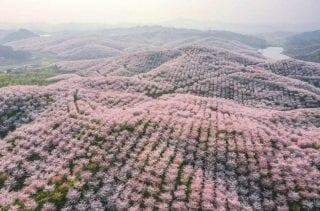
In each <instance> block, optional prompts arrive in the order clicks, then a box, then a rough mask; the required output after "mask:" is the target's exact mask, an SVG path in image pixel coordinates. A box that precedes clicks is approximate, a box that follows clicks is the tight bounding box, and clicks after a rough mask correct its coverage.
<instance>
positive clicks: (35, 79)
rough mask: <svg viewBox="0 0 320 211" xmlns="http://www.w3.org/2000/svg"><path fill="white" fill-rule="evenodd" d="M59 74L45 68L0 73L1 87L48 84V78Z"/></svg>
mask: <svg viewBox="0 0 320 211" xmlns="http://www.w3.org/2000/svg"><path fill="white" fill-rule="evenodd" d="M55 75H57V74H56V73H55V72H54V71H53V70H51V69H48V68H44V69H41V70H37V71H33V72H30V71H28V72H24V73H0V88H1V87H6V86H14V85H39V86H44V85H48V84H49V83H50V82H49V81H47V80H46V79H47V78H50V77H53V76H55Z"/></svg>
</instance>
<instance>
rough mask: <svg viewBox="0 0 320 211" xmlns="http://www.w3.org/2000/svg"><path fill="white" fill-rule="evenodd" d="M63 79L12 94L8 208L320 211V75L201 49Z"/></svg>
mask: <svg viewBox="0 0 320 211" xmlns="http://www.w3.org/2000/svg"><path fill="white" fill-rule="evenodd" d="M244 51H246V50H244ZM56 68H58V70H59V71H60V72H64V73H68V74H67V75H58V76H55V77H54V78H51V79H49V80H50V81H54V82H55V83H53V84H50V85H47V86H43V87H39V86H16V87H6V88H1V89H0V143H1V144H0V209H3V210H127V209H128V210H143V209H145V210H154V209H159V210H187V209H189V210H299V209H300V210H317V209H320V189H319V187H320V89H319V86H318V84H319V81H318V76H319V74H318V73H319V71H318V66H317V65H315V64H313V63H303V62H298V61H295V60H293V61H282V62H278V63H268V62H267V60H265V59H264V58H261V57H259V56H257V54H256V53H253V54H252V55H248V54H243V53H239V52H238V51H230V50H227V49H221V48H219V47H217V48H209V47H204V46H202V45H200V46H189V47H181V48H177V49H174V50H160V51H151V52H150V51H149V52H143V53H135V54H125V55H120V56H118V57H115V58H112V59H111V58H109V59H93V60H86V61H76V62H75V61H68V62H61V63H58V64H56ZM311 79H312V80H311Z"/></svg>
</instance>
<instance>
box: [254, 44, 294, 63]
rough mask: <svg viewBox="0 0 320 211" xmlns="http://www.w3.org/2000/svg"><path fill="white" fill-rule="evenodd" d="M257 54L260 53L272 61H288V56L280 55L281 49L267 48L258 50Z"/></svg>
mask: <svg viewBox="0 0 320 211" xmlns="http://www.w3.org/2000/svg"><path fill="white" fill-rule="evenodd" d="M259 52H260V53H262V55H263V56H265V57H266V58H269V59H272V60H284V59H290V57H289V56H286V55H284V54H282V52H283V48H281V47H268V48H265V49H261V50H259Z"/></svg>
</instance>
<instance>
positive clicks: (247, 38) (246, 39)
mask: <svg viewBox="0 0 320 211" xmlns="http://www.w3.org/2000/svg"><path fill="white" fill-rule="evenodd" d="M212 33H213V36H215V37H220V38H223V39H228V40H235V41H239V42H241V43H243V44H246V45H248V46H251V47H254V48H265V47H267V45H268V44H267V42H266V41H265V40H264V39H261V38H258V37H255V36H251V35H244V34H239V33H234V32H229V31H212Z"/></svg>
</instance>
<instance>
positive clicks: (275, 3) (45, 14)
mask: <svg viewBox="0 0 320 211" xmlns="http://www.w3.org/2000/svg"><path fill="white" fill-rule="evenodd" d="M319 13H320V0H0V22H2V23H4V22H11V23H13V22H14V23H17V22H19V23H25V22H47V23H65V22H81V23H84V22H88V23H89V22H99V23H115V22H117V23H121V22H130V23H144V24H147V23H159V22H163V21H169V20H176V19H195V20H200V21H218V22H229V23H231V22H232V23H297V22H299V23H302V22H320V15H319Z"/></svg>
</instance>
